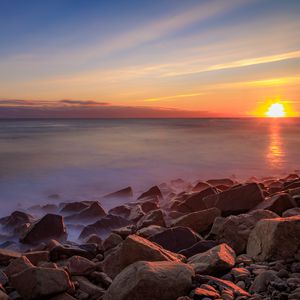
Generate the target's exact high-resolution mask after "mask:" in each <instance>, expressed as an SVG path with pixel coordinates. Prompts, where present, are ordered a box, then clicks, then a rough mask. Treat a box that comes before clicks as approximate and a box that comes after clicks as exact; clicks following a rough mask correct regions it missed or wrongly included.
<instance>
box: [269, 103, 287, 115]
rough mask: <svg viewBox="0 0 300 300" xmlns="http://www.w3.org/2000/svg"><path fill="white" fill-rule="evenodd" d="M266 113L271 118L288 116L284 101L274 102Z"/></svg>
mask: <svg viewBox="0 0 300 300" xmlns="http://www.w3.org/2000/svg"><path fill="white" fill-rule="evenodd" d="M266 115H267V116H268V117H270V118H283V117H285V116H286V111H285V108H284V105H283V104H282V103H273V104H272V105H270V107H269V109H268V111H267V112H266Z"/></svg>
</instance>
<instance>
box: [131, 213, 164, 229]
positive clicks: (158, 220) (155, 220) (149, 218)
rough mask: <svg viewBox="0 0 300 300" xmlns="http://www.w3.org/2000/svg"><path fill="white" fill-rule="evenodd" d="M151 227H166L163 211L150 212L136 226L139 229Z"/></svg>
mask: <svg viewBox="0 0 300 300" xmlns="http://www.w3.org/2000/svg"><path fill="white" fill-rule="evenodd" d="M150 225H158V226H162V227H165V226H166V223H165V220H164V214H163V212H162V210H161V209H156V210H153V211H150V212H149V213H147V214H145V215H144V216H143V217H142V218H141V219H140V220H139V221H138V222H137V224H136V226H137V228H138V229H141V228H143V227H147V226H150Z"/></svg>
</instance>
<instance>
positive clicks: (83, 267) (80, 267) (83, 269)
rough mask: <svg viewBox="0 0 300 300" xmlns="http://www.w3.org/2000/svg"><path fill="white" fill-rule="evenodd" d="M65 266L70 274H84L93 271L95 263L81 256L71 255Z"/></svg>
mask: <svg viewBox="0 0 300 300" xmlns="http://www.w3.org/2000/svg"><path fill="white" fill-rule="evenodd" d="M67 267H68V269H69V271H70V274H71V275H82V276H86V275H89V274H90V273H92V272H93V271H95V269H96V264H95V263H94V262H92V261H90V260H88V259H87V258H84V257H82V256H72V257H71V258H69V260H68V264H67Z"/></svg>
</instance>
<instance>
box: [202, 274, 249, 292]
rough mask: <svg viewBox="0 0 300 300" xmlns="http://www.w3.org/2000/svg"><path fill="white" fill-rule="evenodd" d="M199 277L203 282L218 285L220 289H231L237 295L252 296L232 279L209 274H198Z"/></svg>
mask: <svg viewBox="0 0 300 300" xmlns="http://www.w3.org/2000/svg"><path fill="white" fill-rule="evenodd" d="M198 278H199V279H200V280H201V282H208V283H209V284H211V285H214V286H216V287H218V289H220V290H229V291H231V292H233V295H234V296H235V297H250V294H249V293H248V292H246V291H245V290H243V289H242V288H240V287H238V286H237V285H236V284H234V283H232V282H231V281H228V280H224V279H219V278H216V277H213V276H209V275H198Z"/></svg>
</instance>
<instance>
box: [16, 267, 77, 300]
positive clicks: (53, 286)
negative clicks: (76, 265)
mask: <svg viewBox="0 0 300 300" xmlns="http://www.w3.org/2000/svg"><path fill="white" fill-rule="evenodd" d="M11 284H12V286H13V287H14V288H15V289H16V290H17V292H18V293H19V294H20V295H21V296H22V297H23V298H24V299H41V298H42V297H46V296H50V295H53V294H58V293H62V292H65V291H67V290H69V289H71V288H72V283H71V281H70V279H69V276H68V274H67V273H66V272H65V271H63V270H61V269H51V268H37V267H33V268H29V269H26V270H24V271H23V272H20V273H18V274H15V275H13V276H12V277H11Z"/></svg>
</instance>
